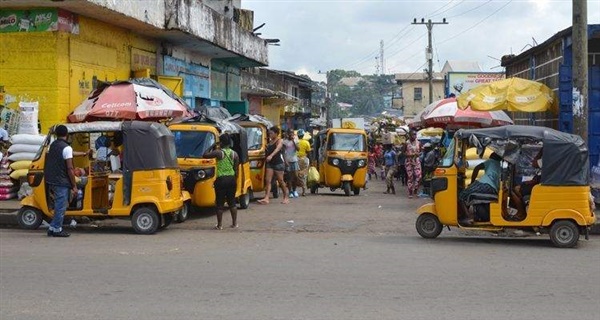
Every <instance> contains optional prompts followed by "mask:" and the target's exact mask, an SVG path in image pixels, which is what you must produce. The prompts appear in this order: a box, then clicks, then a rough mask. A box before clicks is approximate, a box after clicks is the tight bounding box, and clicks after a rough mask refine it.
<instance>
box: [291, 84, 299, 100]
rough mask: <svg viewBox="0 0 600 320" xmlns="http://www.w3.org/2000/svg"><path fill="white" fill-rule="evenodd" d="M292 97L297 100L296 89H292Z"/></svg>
mask: <svg viewBox="0 0 600 320" xmlns="http://www.w3.org/2000/svg"><path fill="white" fill-rule="evenodd" d="M292 96H294V98H298V88H297V87H293V88H292Z"/></svg>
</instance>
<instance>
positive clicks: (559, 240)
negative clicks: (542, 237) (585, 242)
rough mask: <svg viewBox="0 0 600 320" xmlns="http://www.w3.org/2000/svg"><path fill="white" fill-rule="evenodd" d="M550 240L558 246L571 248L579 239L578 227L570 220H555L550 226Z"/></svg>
mask: <svg viewBox="0 0 600 320" xmlns="http://www.w3.org/2000/svg"><path fill="white" fill-rule="evenodd" d="M550 240H552V243H553V244H554V245H555V246H556V247H559V248H572V247H574V246H576V245H577V241H579V228H578V227H577V225H576V224H575V223H573V222H572V221H567V220H561V221H557V222H555V223H554V224H553V225H552V228H550Z"/></svg>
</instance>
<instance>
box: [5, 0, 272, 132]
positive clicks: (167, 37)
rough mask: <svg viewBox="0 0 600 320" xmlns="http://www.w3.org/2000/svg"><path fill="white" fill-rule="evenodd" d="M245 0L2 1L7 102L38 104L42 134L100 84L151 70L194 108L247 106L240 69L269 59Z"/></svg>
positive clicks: (9, 104) (240, 108)
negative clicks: (242, 5)
mask: <svg viewBox="0 0 600 320" xmlns="http://www.w3.org/2000/svg"><path fill="white" fill-rule="evenodd" d="M239 6H240V1H239V0H238V1H235V0H233V1H189V0H146V1H106V0H64V1H44V0H4V1H2V2H0V43H2V45H1V46H0V57H1V58H0V88H2V90H0V91H3V94H2V97H3V98H4V101H0V104H3V105H5V106H6V107H8V108H15V106H16V105H17V104H18V102H19V101H22V100H37V101H39V103H40V113H39V118H40V123H41V129H42V131H44V132H45V131H46V130H47V129H48V128H49V127H50V126H51V125H53V124H56V123H60V122H64V121H65V120H66V116H67V115H68V114H69V113H70V112H71V111H72V110H73V109H74V108H75V107H76V106H77V105H79V104H80V103H81V102H82V101H83V100H84V99H85V98H86V97H87V96H88V94H89V93H90V92H91V91H92V90H93V89H94V88H95V87H96V85H97V83H98V81H113V80H125V79H128V78H130V77H153V78H156V79H157V80H158V81H159V82H161V83H163V84H166V85H167V86H168V87H170V88H172V89H173V91H175V93H177V94H179V95H180V96H182V97H183V98H184V99H185V100H186V101H187V103H188V104H189V105H190V106H192V107H197V106H201V105H208V106H224V107H226V108H228V109H230V110H231V111H232V112H236V111H247V108H248V107H247V103H246V102H245V101H243V100H242V97H241V84H240V83H241V80H240V78H241V70H242V68H249V67H257V66H266V65H268V43H267V41H266V40H265V39H261V38H259V37H257V36H256V35H254V34H253V33H252V32H251V31H252V12H251V11H247V10H241V9H239Z"/></svg>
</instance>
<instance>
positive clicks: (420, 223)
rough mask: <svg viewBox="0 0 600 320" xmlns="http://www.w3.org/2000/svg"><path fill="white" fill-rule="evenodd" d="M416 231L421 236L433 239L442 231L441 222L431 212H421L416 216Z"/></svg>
mask: <svg viewBox="0 0 600 320" xmlns="http://www.w3.org/2000/svg"><path fill="white" fill-rule="evenodd" d="M416 227H417V232H418V233H419V235H421V237H423V238H426V239H433V238H436V237H437V236H439V235H440V233H442V228H443V226H442V224H441V223H440V220H439V219H438V217H437V216H436V215H434V214H432V213H423V214H421V215H420V216H419V217H418V218H417V224H416Z"/></svg>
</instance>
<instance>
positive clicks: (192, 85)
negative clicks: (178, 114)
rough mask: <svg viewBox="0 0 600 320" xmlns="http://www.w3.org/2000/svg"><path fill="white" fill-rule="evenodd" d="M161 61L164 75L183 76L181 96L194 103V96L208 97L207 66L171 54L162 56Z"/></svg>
mask: <svg viewBox="0 0 600 320" xmlns="http://www.w3.org/2000/svg"><path fill="white" fill-rule="evenodd" d="M163 61H164V71H163V72H164V75H166V76H175V77H181V78H183V98H185V100H186V101H190V100H191V101H192V104H194V103H193V101H194V100H195V99H194V98H205V99H210V70H209V69H208V68H207V67H204V66H202V65H199V64H195V63H190V62H186V61H183V60H180V59H176V58H173V57H171V56H164V59H163ZM189 98H193V99H189ZM191 107H194V105H191Z"/></svg>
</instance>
